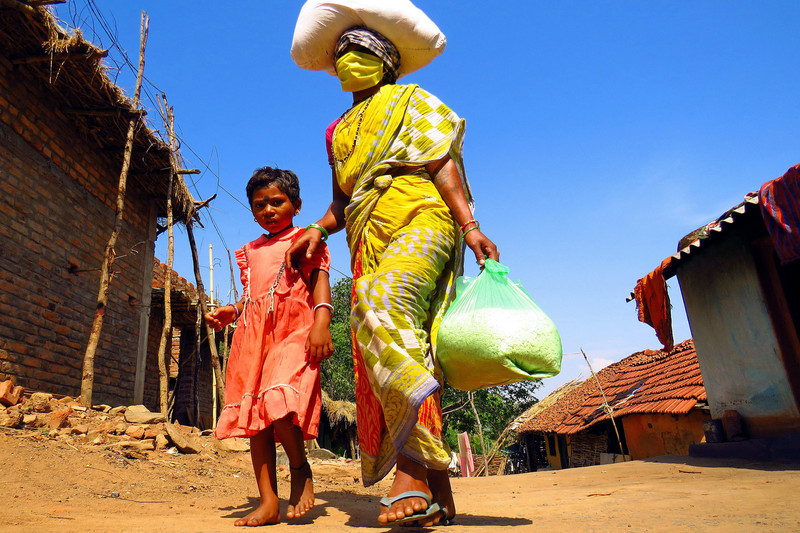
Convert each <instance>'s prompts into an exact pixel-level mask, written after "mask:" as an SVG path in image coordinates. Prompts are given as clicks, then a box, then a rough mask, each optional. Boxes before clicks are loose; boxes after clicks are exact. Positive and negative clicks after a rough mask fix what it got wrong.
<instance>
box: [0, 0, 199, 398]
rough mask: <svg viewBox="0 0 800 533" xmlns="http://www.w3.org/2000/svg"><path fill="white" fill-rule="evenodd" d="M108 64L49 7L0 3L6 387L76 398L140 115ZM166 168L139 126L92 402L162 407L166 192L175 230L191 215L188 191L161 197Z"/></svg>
mask: <svg viewBox="0 0 800 533" xmlns="http://www.w3.org/2000/svg"><path fill="white" fill-rule="evenodd" d="M105 55H106V53H105V51H103V50H100V49H98V48H96V47H95V46H93V45H92V44H91V43H89V42H87V41H86V40H84V39H83V37H82V36H81V35H80V33H79V32H77V31H76V32H74V33H72V34H70V33H68V32H66V31H65V30H63V29H62V28H60V27H59V26H58V24H57V23H56V21H55V20H54V19H53V17H52V16H51V15H50V14H49V13H48V12H47V11H46V9H45V8H42V7H30V6H28V5H27V4H25V3H22V2H17V1H14V0H3V1H2V2H0V192H2V194H0V209H1V210H2V213H3V219H2V222H0V317H2V318H0V380H5V379H9V378H11V379H13V380H14V381H15V382H16V383H17V385H22V386H24V387H26V388H27V389H34V390H42V391H47V392H52V393H57V394H65V395H73V396H74V395H77V394H78V393H79V391H80V382H81V369H82V362H83V355H84V351H85V349H86V344H87V340H88V338H89V332H90V328H91V324H92V318H93V314H94V310H95V306H96V301H97V293H98V285H99V268H100V265H101V263H102V260H103V251H104V247H105V245H106V243H107V241H108V238H109V236H110V234H111V230H112V227H113V223H114V216H115V208H114V205H115V199H116V195H117V183H118V180H119V176H120V170H121V166H122V161H123V148H124V143H125V137H126V132H127V130H128V124H129V121H130V119H131V118H132V117H139V116H140V115H141V112H140V111H139V110H137V109H134V108H132V105H131V102H130V101H129V99H128V98H127V97H126V96H125V95H124V94H123V92H122V91H121V90H120V88H119V87H117V86H116V85H115V84H114V83H113V82H112V81H111V80H110V78H109V76H108V75H107V74H106V71H105V70H104V67H103V63H102V58H103V57H104V56H105ZM169 167H170V162H169V150H168V146H167V145H166V144H165V143H163V142H162V141H161V140H160V139H159V138H158V137H157V136H156V135H155V134H154V133H153V131H152V130H151V129H149V128H148V127H147V126H146V124H145V123H144V122H142V123H141V127H139V128H138V129H137V130H136V134H135V140H134V146H133V153H132V158H131V166H130V172H129V175H128V186H127V195H126V198H125V204H126V205H125V219H124V226H123V230H122V233H121V235H120V237H119V240H118V241H117V246H116V261H115V263H114V271H113V278H112V282H111V289H110V294H109V302H108V311H107V314H106V319H105V324H104V327H103V332H102V338H101V340H100V344H99V347H98V351H97V355H96V359H95V380H94V401H95V402H97V403H109V404H124V403H134V402H136V403H140V402H143V403H145V404H146V405H148V406H150V407H155V406H156V395H157V390H158V387H157V381H158V372H157V371H154V369H156V368H157V363H156V361H155V353H156V352H155V351H153V350H148V344H150V333H152V332H150V331H149V329H150V327H149V317H148V315H149V310H150V299H151V294H152V293H151V290H152V279H153V246H154V244H153V243H154V241H155V239H156V234H157V221H158V220H159V219H160V218H161V217H165V216H166V199H167V195H171V196H172V201H173V204H172V205H173V212H174V216H175V220H176V221H186V220H188V217H189V216H190V214H191V212H192V209H193V200H192V198H191V196H190V194H189V192H188V191H187V190H186V188H185V186H184V185H183V184H182V182H177V180H176V184H175V186H174V187H173V189H172V190H171V191H169V190H167V188H168V185H167V177H168V174H167V172H168V170H166V169H168V168H169ZM148 352H149V353H148ZM145 369H149V371H146V370H145Z"/></svg>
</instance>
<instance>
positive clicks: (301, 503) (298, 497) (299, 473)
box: [286, 461, 314, 519]
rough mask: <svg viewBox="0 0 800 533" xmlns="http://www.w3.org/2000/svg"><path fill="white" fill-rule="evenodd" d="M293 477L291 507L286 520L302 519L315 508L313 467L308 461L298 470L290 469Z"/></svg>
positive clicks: (290, 496) (287, 510) (287, 511)
mask: <svg viewBox="0 0 800 533" xmlns="http://www.w3.org/2000/svg"><path fill="white" fill-rule="evenodd" d="M289 471H290V472H291V475H292V491H291V494H290V495H289V507H288V508H287V509H286V518H288V519H292V518H300V517H301V516H303V515H304V514H306V513H307V512H308V511H309V510H311V508H312V507H314V480H313V477H312V474H311V465H309V464H308V461H306V462H305V463H303V464H302V465H301V466H298V467H297V468H294V467H290V468H289Z"/></svg>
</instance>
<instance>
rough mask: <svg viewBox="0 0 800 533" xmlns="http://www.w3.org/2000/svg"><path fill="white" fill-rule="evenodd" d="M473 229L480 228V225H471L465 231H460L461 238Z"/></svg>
mask: <svg viewBox="0 0 800 533" xmlns="http://www.w3.org/2000/svg"><path fill="white" fill-rule="evenodd" d="M474 229H481V227H480V226H472V227H471V228H469V229H468V230H467V231H465V232H464V233H462V234H461V239H462V240H463V239H464V237H466V236H467V233H469V232H470V231H472V230H474Z"/></svg>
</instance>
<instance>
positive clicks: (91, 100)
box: [0, 0, 194, 222]
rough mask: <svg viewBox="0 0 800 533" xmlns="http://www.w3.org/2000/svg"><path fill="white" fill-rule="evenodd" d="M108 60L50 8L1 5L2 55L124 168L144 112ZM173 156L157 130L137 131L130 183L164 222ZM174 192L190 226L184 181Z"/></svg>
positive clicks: (13, 0) (176, 207)
mask: <svg viewBox="0 0 800 533" xmlns="http://www.w3.org/2000/svg"><path fill="white" fill-rule="evenodd" d="M106 55H107V52H106V51H104V50H101V49H99V48H97V47H96V46H94V45H93V44H92V43H90V42H88V41H86V40H85V39H84V38H83V36H82V35H81V33H80V31H77V30H76V31H75V32H74V33H72V34H70V33H68V32H67V31H66V30H65V29H64V28H62V27H61V26H59V24H58V22H57V21H56V19H55V17H54V16H53V15H52V14H51V13H50V12H49V11H47V8H45V7H31V6H29V5H27V4H25V3H23V2H19V1H17V0H0V56H3V57H5V58H8V60H9V61H10V62H11V63H13V64H14V65H15V68H17V69H21V71H22V73H23V74H25V75H27V76H30V77H32V78H33V79H36V80H38V82H39V83H40V84H41V86H42V87H44V88H45V90H46V91H47V92H48V93H49V94H50V95H51V96H52V101H53V103H54V106H56V107H57V108H58V110H59V111H60V112H62V113H64V115H66V116H68V117H69V118H70V120H71V121H72V122H73V123H74V124H75V125H76V127H77V128H78V130H79V131H81V132H82V133H84V134H85V138H86V140H87V143H88V144H89V145H90V146H93V147H94V148H95V149H96V150H97V151H98V152H103V153H106V154H111V155H110V156H109V157H113V158H116V159H118V161H119V163H120V168H121V166H122V157H123V151H124V146H125V138H126V136H127V131H128V125H129V123H130V119H131V117H132V116H136V115H138V114H140V113H141V111H140V110H137V109H134V108H133V105H132V101H131V100H130V99H129V98H128V97H127V96H125V94H124V93H123V92H122V90H121V89H120V88H119V87H118V86H116V85H115V84H114V83H113V82H112V81H111V79H110V78H109V76H108V75H107V74H106V71H105V69H104V66H103V60H102V59H103V57H105V56H106ZM169 156H170V151H169V145H168V144H166V143H165V142H164V141H163V140H161V139H160V138H159V137H158V136H157V135H156V133H155V132H154V131H153V130H151V129H150V128H148V127H147V126H144V127H141V128H138V129H137V131H136V135H135V138H134V144H133V155H132V157H131V166H130V170H129V174H128V182H129V184H133V183H135V184H137V185H139V186H140V187H141V188H142V189H143V190H144V193H145V194H146V195H148V196H150V197H152V198H155V199H156V201H157V205H158V216H160V217H164V216H166V197H167V196H166V195H167V192H168V191H167V187H168V177H169V174H168V172H169V169H170V157H169ZM118 177H119V176H114V177H112V178H111V179H114V180H116V179H117V178H118ZM128 189H129V190H131V185H129V187H128ZM171 193H172V206H173V207H172V210H173V215H174V217H175V221H176V222H186V221H187V220H188V219H189V217H190V216H191V214H192V212H193V209H194V200H193V198H192V196H191V194H190V193H189V191H188V189H187V188H186V185H185V184H184V183H183V180H173V190H172V191H171Z"/></svg>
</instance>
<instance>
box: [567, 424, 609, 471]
mask: <svg viewBox="0 0 800 533" xmlns="http://www.w3.org/2000/svg"><path fill="white" fill-rule="evenodd" d="M569 446H570V455H569V466H570V467H572V468H575V467H578V466H592V465H599V464H600V454H601V453H603V452H605V451H606V450H607V449H608V435H605V434H601V435H593V434H591V433H578V434H575V435H572V436H571V437H570V439H569Z"/></svg>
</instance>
